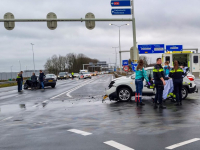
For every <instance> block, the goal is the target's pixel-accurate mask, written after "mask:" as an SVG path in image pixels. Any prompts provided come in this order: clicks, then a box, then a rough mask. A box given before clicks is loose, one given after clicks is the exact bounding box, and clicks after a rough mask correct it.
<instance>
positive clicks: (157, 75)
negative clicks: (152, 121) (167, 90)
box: [153, 58, 166, 109]
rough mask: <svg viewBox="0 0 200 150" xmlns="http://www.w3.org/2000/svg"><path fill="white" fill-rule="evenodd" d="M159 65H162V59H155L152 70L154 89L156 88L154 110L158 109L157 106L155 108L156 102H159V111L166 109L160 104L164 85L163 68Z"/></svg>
mask: <svg viewBox="0 0 200 150" xmlns="http://www.w3.org/2000/svg"><path fill="white" fill-rule="evenodd" d="M161 64H162V59H161V58H157V60H156V65H155V66H154V69H153V78H154V81H155V87H156V95H155V100H154V109H156V108H158V106H157V102H158V101H159V108H161V109H165V108H166V107H165V106H163V104H162V96H163V90H164V85H166V83H165V80H164V79H165V75H164V70H163V67H162V65H161Z"/></svg>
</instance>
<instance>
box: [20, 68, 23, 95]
mask: <svg viewBox="0 0 200 150" xmlns="http://www.w3.org/2000/svg"><path fill="white" fill-rule="evenodd" d="M20 75H21V84H20V91H22V85H23V71H21V72H20Z"/></svg>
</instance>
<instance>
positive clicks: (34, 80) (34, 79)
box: [31, 73, 37, 90]
mask: <svg viewBox="0 0 200 150" xmlns="http://www.w3.org/2000/svg"><path fill="white" fill-rule="evenodd" d="M31 81H32V85H31V89H32V90H33V89H36V86H37V77H36V75H35V73H33V75H32V76H31Z"/></svg>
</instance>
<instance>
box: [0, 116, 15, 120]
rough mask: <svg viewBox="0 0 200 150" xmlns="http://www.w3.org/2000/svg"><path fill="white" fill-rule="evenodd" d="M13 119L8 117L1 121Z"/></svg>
mask: <svg viewBox="0 0 200 150" xmlns="http://www.w3.org/2000/svg"><path fill="white" fill-rule="evenodd" d="M11 118H13V117H8V118H5V119H3V120H1V121H6V120H9V119H11Z"/></svg>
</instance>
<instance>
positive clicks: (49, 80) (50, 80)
mask: <svg viewBox="0 0 200 150" xmlns="http://www.w3.org/2000/svg"><path fill="white" fill-rule="evenodd" d="M31 86H32V81H31V79H30V78H29V79H28V80H26V81H25V83H24V89H28V88H31ZM44 86H45V87H46V86H51V87H52V88H55V86H56V78H55V75H54V74H46V75H45V79H44ZM36 87H37V88H38V89H40V88H41V87H42V86H41V84H40V82H39V76H37V83H36Z"/></svg>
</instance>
